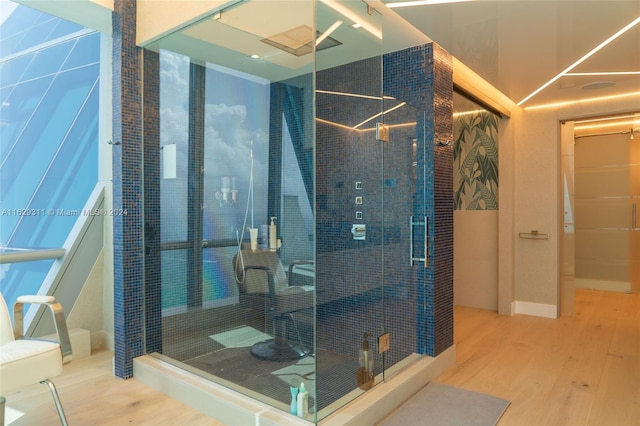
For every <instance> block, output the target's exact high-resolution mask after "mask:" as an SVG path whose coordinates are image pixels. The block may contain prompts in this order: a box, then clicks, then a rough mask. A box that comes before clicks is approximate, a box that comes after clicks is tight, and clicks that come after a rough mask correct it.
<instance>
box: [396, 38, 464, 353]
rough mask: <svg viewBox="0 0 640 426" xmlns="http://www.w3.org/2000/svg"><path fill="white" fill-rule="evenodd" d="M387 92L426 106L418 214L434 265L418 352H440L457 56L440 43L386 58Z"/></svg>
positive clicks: (447, 277) (448, 292)
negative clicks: (424, 222)
mask: <svg viewBox="0 0 640 426" xmlns="http://www.w3.org/2000/svg"><path fill="white" fill-rule="evenodd" d="M383 66H384V93H385V95H389V96H393V97H394V98H396V99H398V100H402V101H405V102H407V103H409V104H411V105H412V106H414V107H416V108H418V110H420V113H419V116H418V117H416V121H417V122H418V132H417V140H416V143H417V151H418V158H417V160H418V166H419V169H421V170H422V169H423V170H424V173H422V174H420V175H419V176H418V181H417V191H416V192H417V194H416V203H415V207H414V211H413V215H414V217H419V218H421V217H427V218H428V222H429V227H428V228H429V229H428V233H429V239H428V246H429V256H428V260H429V266H428V268H419V269H418V281H419V283H418V303H419V304H421V306H419V307H418V318H417V330H416V332H417V335H418V352H420V353H425V354H428V355H431V356H436V355H438V354H440V353H441V352H443V351H444V350H445V349H447V348H448V347H450V346H452V345H453V167H452V161H453V151H452V147H451V146H442V145H439V144H438V142H440V141H451V140H452V139H453V79H452V68H451V56H450V55H449V54H448V53H447V52H446V51H444V50H443V49H442V48H440V47H439V46H437V45H435V44H428V45H422V46H417V47H412V48H409V49H405V50H401V51H397V52H393V53H389V54H386V55H385V56H384V63H383Z"/></svg>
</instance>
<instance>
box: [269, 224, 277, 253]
mask: <svg viewBox="0 0 640 426" xmlns="http://www.w3.org/2000/svg"><path fill="white" fill-rule="evenodd" d="M275 220H276V217H275V216H272V217H271V224H270V225H269V250H271V251H276V250H277V249H278V232H277V230H276V223H275Z"/></svg>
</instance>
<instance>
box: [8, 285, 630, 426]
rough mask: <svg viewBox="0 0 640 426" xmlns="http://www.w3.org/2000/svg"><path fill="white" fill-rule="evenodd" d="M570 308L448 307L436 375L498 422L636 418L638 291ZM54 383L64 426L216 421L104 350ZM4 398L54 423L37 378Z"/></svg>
mask: <svg viewBox="0 0 640 426" xmlns="http://www.w3.org/2000/svg"><path fill="white" fill-rule="evenodd" d="M575 309H576V313H575V315H574V316H570V317H562V318H560V319H547V318H538V317H531V316H524V315H516V316H513V317H506V316H500V315H497V314H496V313H495V312H490V311H484V310H479V309H472V308H462V307H458V308H456V310H455V315H456V317H455V326H456V333H455V340H456V346H457V361H456V364H455V365H454V366H453V367H452V368H451V369H449V370H448V371H447V372H445V373H444V374H442V375H441V376H439V377H438V378H437V379H436V381H438V382H441V383H447V384H450V385H453V386H459V387H461V388H464V389H469V390H475V391H478V392H483V393H487V394H491V395H495V396H499V397H502V398H505V399H507V400H509V401H511V405H510V407H509V408H508V409H507V411H506V413H505V414H504V416H503V417H502V419H501V420H500V422H499V426H509V425H518V426H523V425H536V426H537V425H562V426H573V425H588V426H623V425H640V295H638V294H621V293H608V292H602V291H589V290H577V291H576V308H575ZM55 383H56V385H57V386H58V391H59V393H60V398H61V400H62V403H63V405H64V407H65V410H66V413H67V418H68V421H69V424H71V425H126V424H131V425H196V426H198V425H213V426H217V425H220V424H221V423H219V422H216V421H215V420H213V419H211V418H210V417H207V416H205V415H204V414H202V413H200V412H198V411H197V410H194V409H192V408H189V407H188V406H186V405H184V404H182V403H180V402H178V401H176V400H173V399H171V398H169V397H167V396H165V395H163V394H162V393H160V392H158V391H155V390H153V389H151V388H149V387H147V386H146V385H144V384H142V383H140V382H138V381H137V380H135V379H130V380H122V379H119V378H115V377H113V375H112V354H111V353H110V352H100V353H97V354H95V355H93V356H91V357H90V358H87V359H82V360H77V361H73V362H72V363H71V364H69V365H67V366H65V369H64V372H63V374H62V375H61V376H60V377H58V378H56V379H55ZM7 405H8V406H9V407H11V408H13V409H17V410H20V411H22V412H25V414H24V415H23V416H22V417H20V418H19V419H17V420H16V421H14V422H12V423H11V425H14V426H23V425H38V426H40V425H58V424H59V421H58V417H57V414H56V411H55V407H54V404H53V400H52V399H51V396H50V394H49V390H48V389H47V388H46V387H45V386H43V385H34V386H32V387H29V388H27V389H25V390H23V391H21V392H18V393H15V394H12V395H7ZM7 414H8V417H9V415H10V413H7ZM8 420H9V419H8Z"/></svg>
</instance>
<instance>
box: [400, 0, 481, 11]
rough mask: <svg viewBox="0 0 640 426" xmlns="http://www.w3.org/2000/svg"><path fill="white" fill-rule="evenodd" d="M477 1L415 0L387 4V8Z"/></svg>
mask: <svg viewBox="0 0 640 426" xmlns="http://www.w3.org/2000/svg"><path fill="white" fill-rule="evenodd" d="M467 1H475V0H413V1H399V2H395V3H387V7H388V8H390V9H393V8H398V7H411V6H428V5H432V4H443V3H462V2H467Z"/></svg>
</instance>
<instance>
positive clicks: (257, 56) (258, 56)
mask: <svg viewBox="0 0 640 426" xmlns="http://www.w3.org/2000/svg"><path fill="white" fill-rule="evenodd" d="M251 58H252V59H258V58H260V55H256V54H253V55H251Z"/></svg>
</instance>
